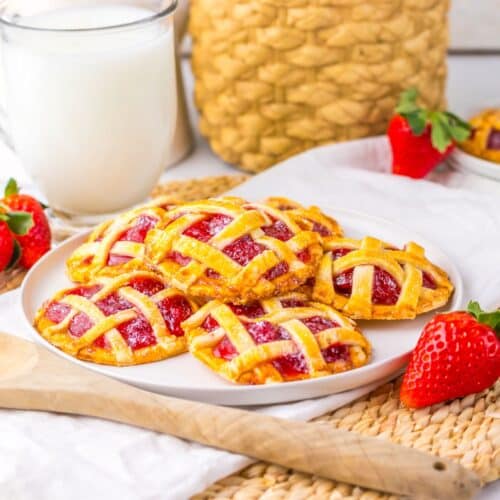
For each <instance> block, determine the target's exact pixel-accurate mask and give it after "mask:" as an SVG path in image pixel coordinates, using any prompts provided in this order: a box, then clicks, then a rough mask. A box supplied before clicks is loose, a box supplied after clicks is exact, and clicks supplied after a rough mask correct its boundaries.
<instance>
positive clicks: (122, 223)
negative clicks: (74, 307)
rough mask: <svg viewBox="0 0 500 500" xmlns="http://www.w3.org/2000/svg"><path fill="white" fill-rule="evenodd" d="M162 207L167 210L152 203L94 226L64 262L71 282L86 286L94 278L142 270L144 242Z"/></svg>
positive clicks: (162, 214)
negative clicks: (81, 243)
mask: <svg viewBox="0 0 500 500" xmlns="http://www.w3.org/2000/svg"><path fill="white" fill-rule="evenodd" d="M170 206H171V205H169V207H170ZM164 208H168V207H164V205H162V202H161V200H156V201H154V202H152V203H151V204H150V205H148V206H145V207H140V208H136V209H133V210H130V211H128V212H125V213H124V214H121V215H119V216H118V217H117V218H116V219H114V220H110V221H107V222H104V223H102V224H100V225H99V226H97V227H96V228H95V229H94V230H93V231H92V233H91V234H90V236H89V237H88V239H87V241H86V242H85V243H84V244H83V245H81V246H80V247H78V248H77V249H76V250H75V251H74V252H73V254H72V255H71V256H70V258H69V259H68V262H67V270H68V275H69V277H70V278H71V280H72V281H75V282H77V283H86V282H87V281H89V280H91V279H92V278H93V277H95V276H118V275H119V274H121V273H123V272H129V271H132V270H134V269H146V266H145V264H144V259H143V257H144V239H145V237H146V234H147V233H148V231H149V230H151V229H152V228H153V227H155V226H156V225H157V224H158V222H159V221H160V220H161V219H162V218H163V216H164V214H165V210H164Z"/></svg>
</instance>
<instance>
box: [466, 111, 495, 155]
mask: <svg viewBox="0 0 500 500" xmlns="http://www.w3.org/2000/svg"><path fill="white" fill-rule="evenodd" d="M470 124H471V125H472V129H473V131H472V133H471V135H470V137H469V139H467V140H466V141H463V142H461V143H460V145H459V146H460V148H461V149H463V150H464V151H465V152H467V153H469V154H471V155H474V156H477V157H479V158H483V159H484V160H488V161H493V162H495V163H500V149H493V148H491V147H488V140H489V138H490V134H491V133H492V132H495V131H496V132H497V133H499V134H500V109H485V110H484V111H482V112H481V113H479V114H478V115H476V116H474V118H472V119H471V120H470Z"/></svg>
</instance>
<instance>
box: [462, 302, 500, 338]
mask: <svg viewBox="0 0 500 500" xmlns="http://www.w3.org/2000/svg"><path fill="white" fill-rule="evenodd" d="M467 312H468V313H469V314H471V315H472V316H474V318H476V319H477V321H478V322H479V323H482V324H483V325H487V326H489V327H490V328H491V329H492V330H494V331H495V332H496V334H497V337H499V338H500V309H497V310H496V311H491V312H486V311H483V310H482V309H481V306H480V305H479V302H474V301H472V300H471V301H470V302H469V304H468V305H467Z"/></svg>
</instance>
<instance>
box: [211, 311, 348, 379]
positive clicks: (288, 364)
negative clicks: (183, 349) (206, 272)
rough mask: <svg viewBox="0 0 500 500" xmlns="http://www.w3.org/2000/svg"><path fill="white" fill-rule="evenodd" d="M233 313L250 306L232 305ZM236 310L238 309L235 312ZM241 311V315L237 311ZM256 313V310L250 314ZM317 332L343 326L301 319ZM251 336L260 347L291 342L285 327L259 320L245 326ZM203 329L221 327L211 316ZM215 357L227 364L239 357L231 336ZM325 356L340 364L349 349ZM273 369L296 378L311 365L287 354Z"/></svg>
mask: <svg viewBox="0 0 500 500" xmlns="http://www.w3.org/2000/svg"><path fill="white" fill-rule="evenodd" d="M231 307H232V309H233V311H235V312H236V313H237V314H238V313H239V312H240V311H243V310H244V309H238V308H241V307H248V306H231ZM235 309H236V310H235ZM237 311H238V312H237ZM247 312H253V311H251V310H250V311H247ZM301 321H302V322H303V323H304V324H305V325H306V326H307V327H308V328H309V329H310V330H311V331H312V332H313V333H318V332H320V331H322V330H326V329H328V328H335V327H338V326H339V325H338V324H337V323H335V322H334V321H331V320H330V319H328V318H323V317H321V316H311V317H310V318H306V319H303V320H301ZM243 324H244V325H245V328H246V329H247V331H248V333H249V334H250V335H251V336H252V338H253V340H254V341H255V343H256V344H266V343H268V342H276V341H279V340H289V339H290V335H289V333H288V332H287V331H286V330H285V329H284V328H282V327H280V326H277V325H273V324H272V323H269V322H268V321H256V322H254V323H251V322H245V323H243ZM202 326H203V328H205V329H206V330H208V331H213V330H214V329H215V328H217V327H218V326H219V325H218V323H217V322H216V321H215V320H214V319H213V318H212V317H211V316H208V317H207V318H206V319H205V321H204V323H203V325H202ZM212 352H213V354H214V356H216V357H218V358H221V359H225V360H227V361H229V360H231V359H233V358H235V357H236V356H237V355H238V352H237V351H236V348H235V347H234V345H233V344H232V343H231V341H230V340H229V338H228V337H227V336H224V337H223V338H222V340H221V341H220V342H219V344H217V346H216V347H215V348H214V349H213V351H212ZM323 355H324V356H325V360H326V361H327V362H328V363H332V362H333V361H337V360H340V359H348V358H349V349H348V347H347V346H344V345H342V344H333V345H332V346H330V347H328V348H327V349H325V350H323ZM272 364H273V366H274V367H275V368H276V369H277V370H278V371H279V372H280V373H281V375H282V376H283V377H284V378H294V377H297V376H300V375H303V374H305V373H307V372H308V366H307V362H306V360H305V358H304V356H303V354H302V353H300V352H297V353H293V354H286V355H284V356H280V357H279V358H277V359H275V360H273V361H272Z"/></svg>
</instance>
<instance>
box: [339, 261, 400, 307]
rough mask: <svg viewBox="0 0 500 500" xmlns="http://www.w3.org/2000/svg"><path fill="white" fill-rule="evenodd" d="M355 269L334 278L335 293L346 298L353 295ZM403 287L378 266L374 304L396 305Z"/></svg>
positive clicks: (376, 267) (373, 296)
mask: <svg viewBox="0 0 500 500" xmlns="http://www.w3.org/2000/svg"><path fill="white" fill-rule="evenodd" d="M352 276H353V269H348V270H347V271H344V272H343V273H340V274H339V275H338V276H336V277H335V278H334V287H335V291H336V292H337V293H338V294H340V295H344V296H346V297H349V296H350V295H351V293H352ZM400 293H401V287H400V286H399V284H398V283H397V281H396V280H395V279H394V278H393V277H392V275H391V274H389V273H388V272H387V271H384V270H383V269H381V268H380V267H378V266H375V273H374V276H373V288H372V302H373V303H374V304H378V305H394V304H396V302H397V301H398V298H399V295H400Z"/></svg>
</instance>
